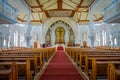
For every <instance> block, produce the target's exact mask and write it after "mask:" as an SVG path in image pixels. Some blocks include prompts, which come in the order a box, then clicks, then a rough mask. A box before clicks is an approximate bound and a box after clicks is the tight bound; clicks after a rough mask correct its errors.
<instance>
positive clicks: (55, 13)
mask: <svg viewBox="0 0 120 80" xmlns="http://www.w3.org/2000/svg"><path fill="white" fill-rule="evenodd" d="M48 13H49V15H50V16H52V17H69V16H70V15H71V11H49V12H48Z"/></svg>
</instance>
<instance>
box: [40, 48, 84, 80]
mask: <svg viewBox="0 0 120 80" xmlns="http://www.w3.org/2000/svg"><path fill="white" fill-rule="evenodd" d="M40 80H83V79H82V77H81V75H80V73H79V72H78V71H77V69H76V68H75V66H74V65H73V64H72V62H71V61H70V60H69V58H68V57H67V55H66V54H65V52H64V50H63V47H62V46H58V47H57V51H56V53H55V55H54V56H53V58H52V60H50V63H49V64H48V66H47V68H46V69H45V71H44V73H43V74H42V76H41V78H40Z"/></svg>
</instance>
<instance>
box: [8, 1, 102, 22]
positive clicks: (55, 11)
mask: <svg viewBox="0 0 120 80" xmlns="http://www.w3.org/2000/svg"><path fill="white" fill-rule="evenodd" d="M9 1H10V2H12V1H16V2H17V3H16V4H17V5H19V2H18V1H20V0H9ZM23 1H24V2H25V3H27V5H28V6H30V7H32V8H31V9H32V15H31V19H32V21H37V22H39V21H40V22H41V21H42V22H44V21H45V20H46V19H47V18H48V17H72V18H73V19H74V20H75V21H76V22H79V21H80V22H82V21H83V22H84V21H89V16H88V12H89V11H88V8H89V6H90V5H91V4H92V3H93V1H94V0H23ZM81 2H82V3H81ZM14 4H15V2H12V5H14ZM17 5H15V6H17ZM20 6H21V5H19V7H20ZM99 7H100V6H99ZM18 9H20V10H22V9H23V10H24V7H23V6H21V7H20V8H18ZM97 9H99V8H97ZM24 11H26V10H24ZM26 13H27V12H25V13H24V14H22V12H19V13H18V18H20V20H21V21H25V20H27V14H26ZM93 17H94V20H99V19H102V18H101V17H103V16H102V15H101V13H100V12H99V13H97V14H95V16H93Z"/></svg>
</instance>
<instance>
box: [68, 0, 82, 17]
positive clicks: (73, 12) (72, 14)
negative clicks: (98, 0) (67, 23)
mask: <svg viewBox="0 0 120 80" xmlns="http://www.w3.org/2000/svg"><path fill="white" fill-rule="evenodd" d="M82 3H83V0H81V2H80V3H79V4H78V6H77V9H76V10H74V11H72V13H71V16H70V17H73V16H74V14H75V12H76V11H78V9H79V7H80V6H81V4H82Z"/></svg>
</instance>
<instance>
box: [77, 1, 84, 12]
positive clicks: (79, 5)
mask: <svg viewBox="0 0 120 80" xmlns="http://www.w3.org/2000/svg"><path fill="white" fill-rule="evenodd" d="M82 3H83V0H81V2H80V3H79V4H78V6H77V9H76V11H78V9H79V8H81V4H82Z"/></svg>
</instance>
